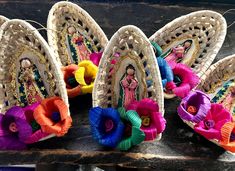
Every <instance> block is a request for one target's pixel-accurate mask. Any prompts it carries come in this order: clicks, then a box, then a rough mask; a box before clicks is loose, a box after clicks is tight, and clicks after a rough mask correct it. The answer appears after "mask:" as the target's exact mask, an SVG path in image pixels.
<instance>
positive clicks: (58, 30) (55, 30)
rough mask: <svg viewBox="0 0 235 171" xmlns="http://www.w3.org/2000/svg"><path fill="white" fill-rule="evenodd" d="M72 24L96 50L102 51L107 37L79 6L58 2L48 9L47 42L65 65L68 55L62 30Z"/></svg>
mask: <svg viewBox="0 0 235 171" xmlns="http://www.w3.org/2000/svg"><path fill="white" fill-rule="evenodd" d="M69 26H74V27H75V28H76V29H77V30H78V31H79V33H80V34H82V35H85V36H86V38H88V39H89V40H91V43H92V44H93V45H94V46H96V48H97V49H98V51H103V50H104V47H105V46H106V44H107V43H108V39H107V37H106V35H105V34H104V32H103V31H102V29H101V28H100V26H99V25H98V24H97V23H96V22H95V20H94V19H93V18H92V17H91V16H90V15H89V14H88V13H87V12H86V11H85V10H83V9H82V8H81V7H79V6H78V5H76V4H74V3H71V2H66V1H62V2H58V3H56V4H55V5H54V6H53V7H52V8H51V10H50V12H49V15H48V20H47V28H48V32H47V33H48V34H47V35H48V42H49V45H50V46H51V47H52V49H53V52H54V54H55V56H56V57H57V60H58V61H61V64H62V65H64V66H66V65H68V64H70V62H68V60H67V59H68V58H69V57H68V56H69V55H70V54H69V52H68V49H67V48H66V43H65V35H64V32H63V31H64V30H67V29H68V27H69ZM61 40H62V41H61Z"/></svg>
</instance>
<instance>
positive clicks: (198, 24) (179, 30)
mask: <svg viewBox="0 0 235 171" xmlns="http://www.w3.org/2000/svg"><path fill="white" fill-rule="evenodd" d="M226 30H227V24H226V21H225V19H224V18H223V16H222V15H220V14H219V13H217V12H213V11H209V10H203V11H197V12H193V13H190V14H188V15H184V16H181V17H179V18H176V19H175V20H173V21H172V22H170V23H168V24H167V25H165V26H164V27H162V28H161V29H160V30H158V31H157V32H156V33H154V34H153V35H152V36H151V37H150V38H149V39H150V41H154V42H156V43H158V44H159V45H160V46H161V47H164V46H168V45H169V44H171V43H172V42H174V41H175V40H177V39H182V38H184V37H191V38H193V39H196V40H197V42H198V43H199V49H198V52H197V54H196V56H195V58H194V59H193V61H191V62H192V65H190V66H191V68H192V69H193V70H194V71H195V73H197V75H198V76H199V77H201V76H202V75H203V74H204V73H205V71H206V70H207V69H208V67H209V66H210V65H211V63H212V62H213V60H214V58H215V56H216V55H217V53H218V51H219V50H220V48H221V46H222V44H223V42H224V39H225V36H226Z"/></svg>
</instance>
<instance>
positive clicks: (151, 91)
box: [92, 25, 164, 114]
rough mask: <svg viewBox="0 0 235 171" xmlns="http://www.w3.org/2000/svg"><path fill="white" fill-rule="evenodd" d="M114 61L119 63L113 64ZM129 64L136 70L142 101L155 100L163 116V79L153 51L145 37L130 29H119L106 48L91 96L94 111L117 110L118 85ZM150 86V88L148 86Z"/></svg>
mask: <svg viewBox="0 0 235 171" xmlns="http://www.w3.org/2000/svg"><path fill="white" fill-rule="evenodd" d="M117 54H119V55H118V57H117ZM113 60H117V62H116V63H115V64H113V63H112V61H113ZM129 64H131V65H133V66H134V67H135V72H136V77H137V79H138V82H139V95H140V96H141V97H140V99H139V100H141V99H142V98H152V99H153V100H155V101H156V102H157V103H158V105H159V108H160V112H161V113H162V114H164V101H163V100H164V98H163V89H162V85H161V76H160V72H159V69H158V64H157V61H156V58H155V55H154V51H153V49H152V46H151V43H150V42H149V40H148V39H147V38H146V36H145V35H144V33H143V32H142V31H141V30H140V29H138V28H137V27H135V26H131V25H129V26H124V27H122V28H120V29H119V30H118V31H117V32H116V33H115V34H114V35H113V36H112V38H111V39H110V41H109V43H108V45H107V46H106V48H105V51H104V53H103V55H102V58H101V62H100V66H99V71H98V74H97V76H96V81H95V84H94V89H93V93H92V97H93V107H96V106H99V107H102V108H107V107H114V108H116V107H117V103H118V102H117V101H118V100H117V99H118V96H119V92H118V91H120V87H119V86H120V85H119V82H120V80H121V79H122V75H123V74H125V68H126V67H127V66H128V65H129ZM112 71H114V72H113V73H111V72H112ZM147 73H148V74H147ZM147 82H151V85H148V86H146V83H147Z"/></svg>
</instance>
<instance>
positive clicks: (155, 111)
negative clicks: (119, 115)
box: [127, 98, 166, 141]
mask: <svg viewBox="0 0 235 171" xmlns="http://www.w3.org/2000/svg"><path fill="white" fill-rule="evenodd" d="M127 110H135V111H136V112H137V113H138V115H139V116H140V118H141V119H142V125H141V128H140V129H141V130H142V131H143V132H144V133H145V141H150V140H154V139H156V137H157V134H160V133H162V132H163V131H164V130H165V127H166V120H165V119H164V118H163V116H162V114H161V113H160V112H159V107H158V104H157V103H156V102H155V101H154V100H152V99H148V98H145V99H142V100H141V101H139V102H137V101H135V102H132V103H131V104H130V105H129V106H128V107H127Z"/></svg>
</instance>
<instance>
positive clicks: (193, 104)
mask: <svg viewBox="0 0 235 171" xmlns="http://www.w3.org/2000/svg"><path fill="white" fill-rule="evenodd" d="M210 109H211V103H210V98H209V97H208V96H207V95H206V94H205V93H203V92H202V91H198V90H196V91H191V92H190V93H189V95H188V96H186V97H185V98H183V100H182V101H181V104H180V106H179V107H178V109H177V111H178V115H179V116H180V117H181V119H183V120H186V121H191V122H194V123H199V122H200V121H202V120H203V119H204V118H205V117H206V115H207V113H208V111H209V110H210ZM210 124H213V123H208V125H210Z"/></svg>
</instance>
